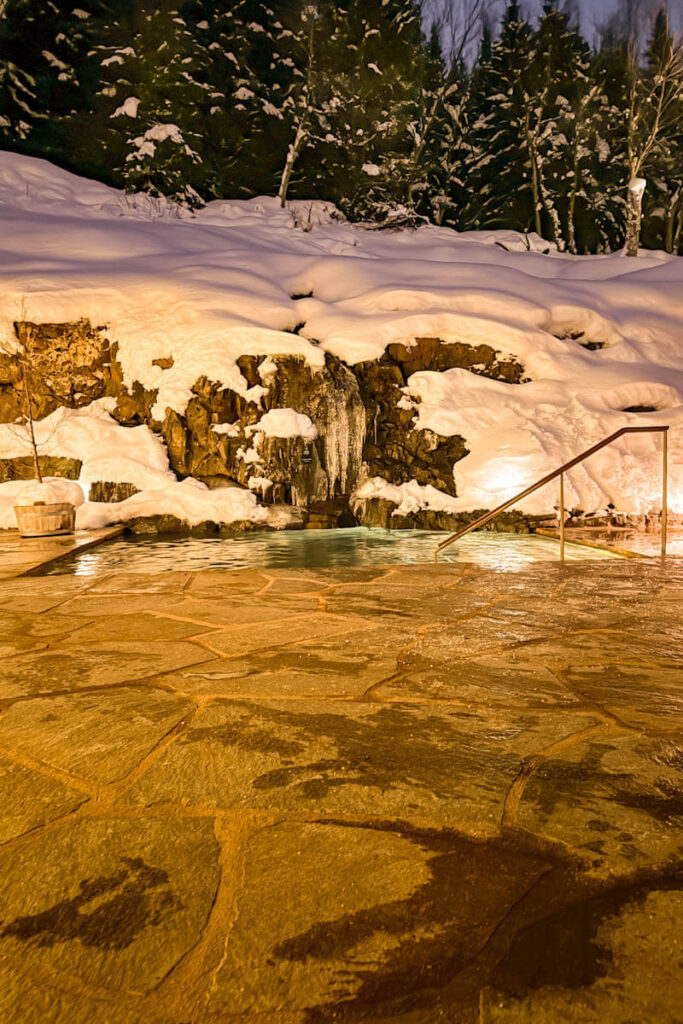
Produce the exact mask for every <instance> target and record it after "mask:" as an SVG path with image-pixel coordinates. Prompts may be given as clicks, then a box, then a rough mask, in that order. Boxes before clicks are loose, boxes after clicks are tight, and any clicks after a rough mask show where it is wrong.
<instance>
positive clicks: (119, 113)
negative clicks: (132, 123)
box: [111, 96, 140, 117]
mask: <svg viewBox="0 0 683 1024" xmlns="http://www.w3.org/2000/svg"><path fill="white" fill-rule="evenodd" d="M139 106H140V100H139V99H138V98H137V96H129V97H128V99H126V100H124V101H123V103H122V104H121V106H120V107H117V108H116V110H115V111H114V113H113V114H112V115H111V116H112V117H137V116H138V107H139Z"/></svg>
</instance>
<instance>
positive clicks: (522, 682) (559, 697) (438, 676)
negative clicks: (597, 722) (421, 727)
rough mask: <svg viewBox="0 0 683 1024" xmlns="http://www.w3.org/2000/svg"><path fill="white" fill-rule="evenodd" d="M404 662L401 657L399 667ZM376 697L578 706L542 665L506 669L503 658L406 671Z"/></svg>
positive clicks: (578, 699)
mask: <svg viewBox="0 0 683 1024" xmlns="http://www.w3.org/2000/svg"><path fill="white" fill-rule="evenodd" d="M408 660H409V658H408V657H404V659H402V662H403V664H405V662H406V661H408ZM377 695H378V696H379V697H380V698H381V699H383V700H386V699H388V698H391V699H392V700H401V699H403V700H408V699H411V700H415V701H419V700H420V699H428V700H449V701H452V700H455V701H459V702H461V703H471V704H472V705H473V706H475V707H476V706H481V705H483V704H487V705H492V704H493V705H495V704H504V705H514V706H517V707H543V706H546V705H554V706H559V707H564V706H569V705H572V704H579V703H580V698H579V697H577V696H576V695H575V694H574V693H573V692H572V691H571V690H570V689H569V687H568V686H567V685H566V684H564V683H563V682H562V681H561V680H560V679H559V678H558V677H557V676H556V675H555V674H554V673H553V672H551V670H550V669H549V668H547V667H546V666H545V665H542V664H540V665H539V664H536V663H534V662H533V661H531V660H530V661H528V662H527V663H526V664H525V663H524V662H519V663H517V664H516V665H514V666H510V664H509V662H508V661H507V660H505V659H504V658H496V657H490V658H480V659H478V660H477V661H462V662H453V663H452V664H450V665H442V664H439V665H437V667H436V668H434V669H429V668H427V669H422V670H416V671H409V672H406V674H404V675H401V676H399V677H398V678H397V679H394V680H392V681H391V682H387V683H384V685H382V686H380V687H379V688H378V691H377Z"/></svg>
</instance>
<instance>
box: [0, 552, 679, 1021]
mask: <svg viewBox="0 0 683 1024" xmlns="http://www.w3.org/2000/svg"><path fill="white" fill-rule="evenodd" d="M682 607H683V560H679V559H675V558H674V559H670V560H668V562H667V563H666V565H663V564H662V563H661V562H659V561H655V560H652V561H600V562H594V563H593V562H583V563H578V564H574V565H572V564H567V565H565V566H562V565H561V564H560V563H553V564H549V563H545V564H539V565H538V566H534V567H531V568H529V569H527V570H525V571H523V572H518V573H497V572H491V571H483V570H481V569H477V568H476V567H474V566H468V565H464V564H457V565H447V566H442V567H438V568H435V567H424V566H403V567H396V568H387V569H382V568H376V569H374V568H373V569H338V570H320V571H305V570H300V571H287V570H280V571H272V572H271V571H267V572H261V571H252V570H250V571H242V572H232V573H226V572H223V573H221V572H196V573H182V574H181V573H166V574H163V575H158V576H132V575H123V574H119V575H111V576H108V577H99V578H83V577H66V576H62V577H45V578H21V579H19V578H17V579H10V580H7V581H4V582H3V583H2V585H1V586H0V1024H223V1022H224V1024H244V1022H254V1024H326V1022H337V1021H338V1022H348V1024H352V1022H356V1021H371V1022H372V1021H374V1022H387V1021H388V1022H399V1024H408V1022H410V1024H435V1022H439V1021H443V1022H448V1024H518V1022H533V1024H559V1022H562V1024H565V1022H577V1024H578V1022H580V1024H675V1022H679V1024H680V1022H681V1021H682V1020H683V969H682V964H683V929H681V919H682V914H683V891H682V879H683V873H682V871H681V848H682V837H683V831H682V828H681V826H682V821H683V819H682V814H683V794H682V787H681V779H682V772H681V769H682V768H683V749H682V737H683V687H682V685H681V662H682V661H683V616H682V615H681V609H682Z"/></svg>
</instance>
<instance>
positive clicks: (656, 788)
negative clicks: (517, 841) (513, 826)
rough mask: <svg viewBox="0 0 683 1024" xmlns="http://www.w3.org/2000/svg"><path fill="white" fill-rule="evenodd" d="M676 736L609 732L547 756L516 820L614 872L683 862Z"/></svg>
mask: <svg viewBox="0 0 683 1024" xmlns="http://www.w3.org/2000/svg"><path fill="white" fill-rule="evenodd" d="M680 738H681V737H680V733H679V735H678V736H677V737H676V738H675V739H673V740H662V741H660V740H657V739H651V738H650V737H647V736H643V735H640V734H638V733H626V734H619V733H614V734H609V733H607V734H604V735H602V736H599V737H595V738H592V739H590V740H586V741H585V742H582V743H579V744H578V745H576V746H573V747H572V748H570V749H568V750H564V751H561V752H557V753H554V754H552V755H551V756H549V757H548V758H547V759H546V760H544V762H543V763H542V764H541V765H540V766H539V768H538V769H537V771H536V772H535V773H534V775H533V776H532V777H531V778H530V779H529V781H528V783H527V785H526V787H525V789H524V793H523V795H522V798H521V803H520V806H519V811H518V814H517V824H518V825H519V826H520V827H522V828H526V829H528V830H529V831H531V832H533V833H535V834H538V835H542V836H546V837H548V838H550V839H554V840H559V841H560V842H563V843H566V844H568V845H570V846H572V847H574V848H575V849H577V850H581V851H584V852H585V853H586V855H587V856H592V858H593V862H594V863H595V864H596V865H598V866H600V867H604V866H607V867H608V868H609V870H611V871H616V870H621V871H628V870H631V871H633V870H635V869H636V868H642V867H644V866H647V867H651V866H652V865H662V864H666V863H668V862H672V863H675V862H679V863H683V788H682V787H681V753H682V751H681V744H680Z"/></svg>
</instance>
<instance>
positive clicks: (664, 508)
mask: <svg viewBox="0 0 683 1024" xmlns="http://www.w3.org/2000/svg"><path fill="white" fill-rule="evenodd" d="M667 447H668V445H667V432H666V430H665V431H663V432H662V558H666V528H667V525H668V518H669V503H668V499H667V476H668V467H667V456H668V451H667Z"/></svg>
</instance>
